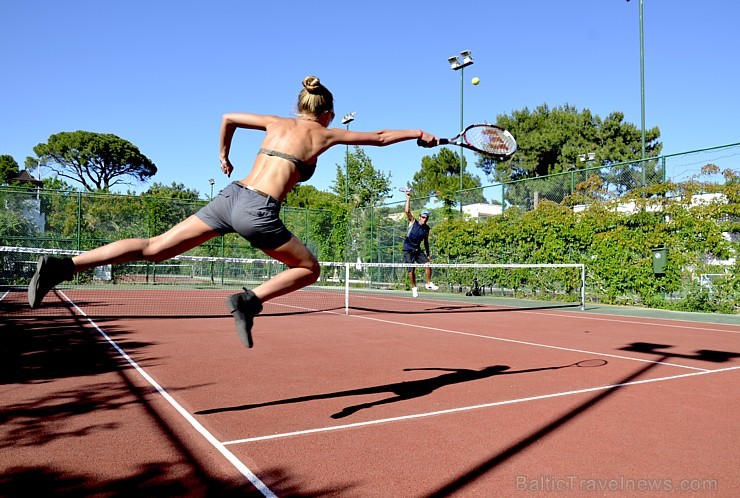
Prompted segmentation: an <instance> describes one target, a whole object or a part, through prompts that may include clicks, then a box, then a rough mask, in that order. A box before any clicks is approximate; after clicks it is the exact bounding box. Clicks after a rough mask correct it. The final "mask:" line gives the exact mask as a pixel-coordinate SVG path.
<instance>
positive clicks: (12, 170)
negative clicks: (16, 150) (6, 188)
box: [0, 154, 18, 184]
mask: <svg viewBox="0 0 740 498" xmlns="http://www.w3.org/2000/svg"><path fill="white" fill-rule="evenodd" d="M17 174H18V163H17V162H16V160H15V159H13V156H11V155H8V154H2V155H0V184H2V183H8V178H9V177H11V176H15V175H17Z"/></svg>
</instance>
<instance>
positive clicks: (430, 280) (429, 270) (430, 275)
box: [425, 267, 432, 284]
mask: <svg viewBox="0 0 740 498" xmlns="http://www.w3.org/2000/svg"><path fill="white" fill-rule="evenodd" d="M425 270H426V277H427V283H428V284H430V283H432V269H431V268H429V267H427V268H425Z"/></svg>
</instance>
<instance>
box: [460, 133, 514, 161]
mask: <svg viewBox="0 0 740 498" xmlns="http://www.w3.org/2000/svg"><path fill="white" fill-rule="evenodd" d="M464 138H465V141H466V142H467V143H468V145H471V146H473V147H475V148H477V149H479V150H482V151H484V152H487V153H490V154H495V155H500V156H508V155H511V154H513V153H514V152H515V151H516V141H514V137H512V136H511V135H510V134H509V133H508V132H506V131H505V130H501V129H498V128H493V127H489V126H475V127H473V128H470V129H469V130H467V131H466V132H465V136H464Z"/></svg>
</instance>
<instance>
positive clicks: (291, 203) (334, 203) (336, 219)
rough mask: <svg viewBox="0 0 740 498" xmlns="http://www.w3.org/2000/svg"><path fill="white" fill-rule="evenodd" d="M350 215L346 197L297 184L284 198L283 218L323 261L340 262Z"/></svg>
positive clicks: (292, 230)
mask: <svg viewBox="0 0 740 498" xmlns="http://www.w3.org/2000/svg"><path fill="white" fill-rule="evenodd" d="M348 215H349V210H348V209H347V205H346V204H344V196H342V197H341V198H340V196H339V195H336V194H333V193H331V192H323V191H320V190H318V189H316V187H314V186H312V185H296V186H295V187H293V190H291V191H290V192H289V193H288V195H287V197H286V198H285V202H284V203H283V212H282V219H283V221H284V223H285V225H286V226H287V227H288V229H289V230H290V231H291V232H293V234H294V235H295V236H296V237H298V238H299V239H300V240H301V241H302V242H303V243H304V244H305V245H306V246H307V247H308V248H309V249H310V250H311V251H312V252H313V253H314V254H316V256H317V257H318V258H319V259H320V260H323V261H341V260H342V257H343V254H344V247H345V245H346V234H347V218H348Z"/></svg>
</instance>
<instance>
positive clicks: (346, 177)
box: [342, 112, 355, 204]
mask: <svg viewBox="0 0 740 498" xmlns="http://www.w3.org/2000/svg"><path fill="white" fill-rule="evenodd" d="M354 120H355V113H354V112H350V113H349V114H345V116H344V117H343V118H342V124H343V125H347V131H349V124H350V123H351V122H352V121H354ZM344 202H346V203H347V204H349V144H347V150H346V152H345V155H344Z"/></svg>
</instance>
